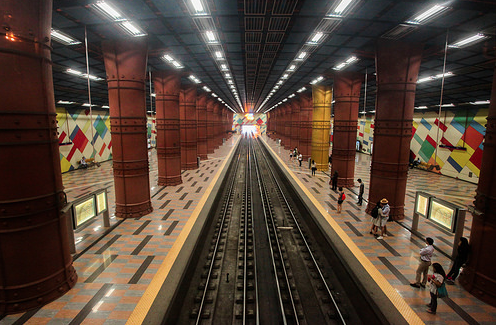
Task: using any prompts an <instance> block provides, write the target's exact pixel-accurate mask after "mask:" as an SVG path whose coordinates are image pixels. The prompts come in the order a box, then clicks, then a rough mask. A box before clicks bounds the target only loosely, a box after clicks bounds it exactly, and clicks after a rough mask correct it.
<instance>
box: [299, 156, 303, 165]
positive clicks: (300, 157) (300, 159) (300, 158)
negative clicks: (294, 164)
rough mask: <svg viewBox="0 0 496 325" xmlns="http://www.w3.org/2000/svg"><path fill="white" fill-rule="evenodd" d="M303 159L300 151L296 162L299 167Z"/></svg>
mask: <svg viewBox="0 0 496 325" xmlns="http://www.w3.org/2000/svg"><path fill="white" fill-rule="evenodd" d="M302 161H303V155H302V154H301V153H300V154H299V155H298V162H299V163H300V167H301V162H302Z"/></svg>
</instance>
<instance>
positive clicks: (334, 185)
mask: <svg viewBox="0 0 496 325" xmlns="http://www.w3.org/2000/svg"><path fill="white" fill-rule="evenodd" d="M338 177H339V175H338V171H337V170H336V171H335V172H334V175H332V178H331V183H332V189H333V190H334V191H335V190H337V189H338Z"/></svg>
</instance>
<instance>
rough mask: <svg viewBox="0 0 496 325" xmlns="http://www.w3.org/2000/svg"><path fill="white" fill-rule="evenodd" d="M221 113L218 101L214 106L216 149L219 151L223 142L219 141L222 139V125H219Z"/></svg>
mask: <svg viewBox="0 0 496 325" xmlns="http://www.w3.org/2000/svg"><path fill="white" fill-rule="evenodd" d="M219 111H220V105H219V103H218V102H217V101H215V104H214V149H219V142H222V140H220V141H219V138H220V130H219V129H220V127H219V126H220V125H219V124H220V123H219V114H220V113H219Z"/></svg>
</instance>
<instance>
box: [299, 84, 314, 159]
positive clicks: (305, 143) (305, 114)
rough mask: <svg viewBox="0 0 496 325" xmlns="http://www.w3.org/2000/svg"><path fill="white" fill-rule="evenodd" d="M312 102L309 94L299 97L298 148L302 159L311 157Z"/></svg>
mask: <svg viewBox="0 0 496 325" xmlns="http://www.w3.org/2000/svg"><path fill="white" fill-rule="evenodd" d="M312 122H313V100H312V96H311V94H310V93H308V94H301V95H300V146H299V147H298V150H300V151H301V154H302V155H303V159H304V160H307V159H308V158H310V156H311V155H312Z"/></svg>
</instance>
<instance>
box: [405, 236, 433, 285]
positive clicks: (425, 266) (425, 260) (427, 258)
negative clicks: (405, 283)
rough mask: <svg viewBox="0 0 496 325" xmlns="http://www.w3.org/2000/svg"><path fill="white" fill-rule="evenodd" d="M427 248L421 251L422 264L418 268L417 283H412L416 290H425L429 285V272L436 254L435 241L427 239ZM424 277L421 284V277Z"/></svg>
mask: <svg viewBox="0 0 496 325" xmlns="http://www.w3.org/2000/svg"><path fill="white" fill-rule="evenodd" d="M425 244H426V245H425V247H424V248H422V249H421V250H420V262H419V265H418V268H417V272H416V277H415V283H410V285H411V286H412V287H414V288H420V287H422V288H425V284H426V283H427V272H428V271H429V266H430V265H431V258H432V253H434V246H432V245H433V244H434V239H432V238H431V237H427V238H426V239H425ZM422 275H423V278H422V282H420V277H421V276H422Z"/></svg>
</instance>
